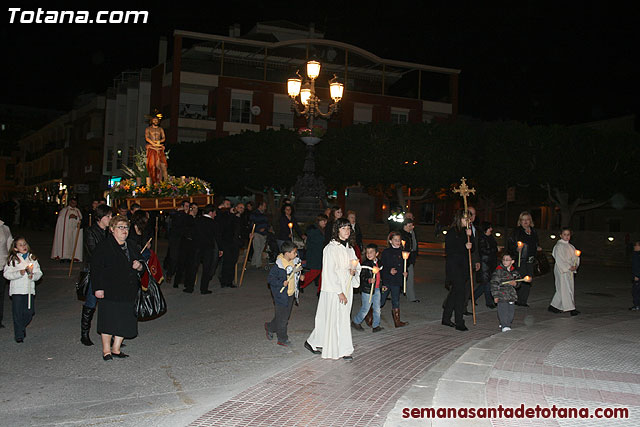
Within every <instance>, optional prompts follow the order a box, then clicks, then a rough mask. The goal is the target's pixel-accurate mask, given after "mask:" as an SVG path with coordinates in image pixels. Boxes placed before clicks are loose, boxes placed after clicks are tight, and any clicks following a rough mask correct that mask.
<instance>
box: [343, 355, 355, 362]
mask: <svg viewBox="0 0 640 427" xmlns="http://www.w3.org/2000/svg"><path fill="white" fill-rule="evenodd" d="M342 358H343V359H344V360H346V361H347V362H353V356H342Z"/></svg>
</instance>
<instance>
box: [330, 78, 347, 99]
mask: <svg viewBox="0 0 640 427" xmlns="http://www.w3.org/2000/svg"><path fill="white" fill-rule="evenodd" d="M329 91H330V92H331V98H333V100H334V101H335V102H338V101H340V100H341V99H342V94H343V92H344V85H343V84H342V83H338V82H333V83H331V84H330V85H329Z"/></svg>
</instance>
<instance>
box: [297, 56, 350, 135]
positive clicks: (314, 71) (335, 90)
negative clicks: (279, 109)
mask: <svg viewBox="0 0 640 427" xmlns="http://www.w3.org/2000/svg"><path fill="white" fill-rule="evenodd" d="M320 67H321V65H320V63H319V62H318V61H309V62H307V76H308V78H309V79H308V80H307V81H305V82H304V84H303V83H302V77H301V76H300V74H299V72H296V74H297V75H298V78H293V79H289V80H288V81H287V92H288V93H289V97H291V109H292V110H293V111H295V113H296V114H297V115H299V116H304V117H305V118H306V119H307V120H309V127H310V128H312V127H313V119H314V118H315V117H322V118H325V119H328V118H329V117H331V115H332V114H333V113H335V112H336V111H338V103H339V102H340V100H341V99H342V95H343V93H344V85H343V84H342V83H339V82H338V77H337V76H336V75H335V74H334V75H333V78H332V79H331V80H329V93H330V94H331V99H333V104H331V105H329V109H328V110H327V112H326V113H323V112H322V111H321V110H320V98H318V97H317V96H316V79H317V78H318V76H319V75H320ZM298 95H299V96H300V100H298Z"/></svg>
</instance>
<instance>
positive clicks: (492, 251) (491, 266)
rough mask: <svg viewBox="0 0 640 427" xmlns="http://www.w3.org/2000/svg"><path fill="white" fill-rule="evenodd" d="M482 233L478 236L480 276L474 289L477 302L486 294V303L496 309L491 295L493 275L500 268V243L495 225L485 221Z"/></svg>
mask: <svg viewBox="0 0 640 427" xmlns="http://www.w3.org/2000/svg"><path fill="white" fill-rule="evenodd" d="M480 227H481V230H480V231H481V233H479V234H478V251H479V252H480V265H481V267H480V274H478V275H477V276H476V277H478V284H477V285H476V287H475V289H474V291H473V292H474V296H475V298H476V301H477V300H478V298H480V295H482V294H484V298H485V303H486V304H487V307H489V308H496V305H495V304H494V302H493V296H492V295H491V283H490V282H491V275H492V274H493V272H494V271H495V269H496V267H497V266H498V242H496V239H495V238H494V237H493V225H492V224H491V223H490V222H488V221H484V222H483V223H482V225H481V226H480Z"/></svg>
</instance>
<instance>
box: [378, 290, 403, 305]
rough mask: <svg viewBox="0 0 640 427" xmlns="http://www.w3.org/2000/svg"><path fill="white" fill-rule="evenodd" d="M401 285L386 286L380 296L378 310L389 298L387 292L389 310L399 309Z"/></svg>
mask: <svg viewBox="0 0 640 427" xmlns="http://www.w3.org/2000/svg"><path fill="white" fill-rule="evenodd" d="M401 288H402V286H401V285H397V286H394V285H391V286H387V290H386V291H384V292H383V293H382V295H380V308H382V307H384V304H385V303H386V302H387V296H389V292H391V308H400V289H401Z"/></svg>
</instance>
